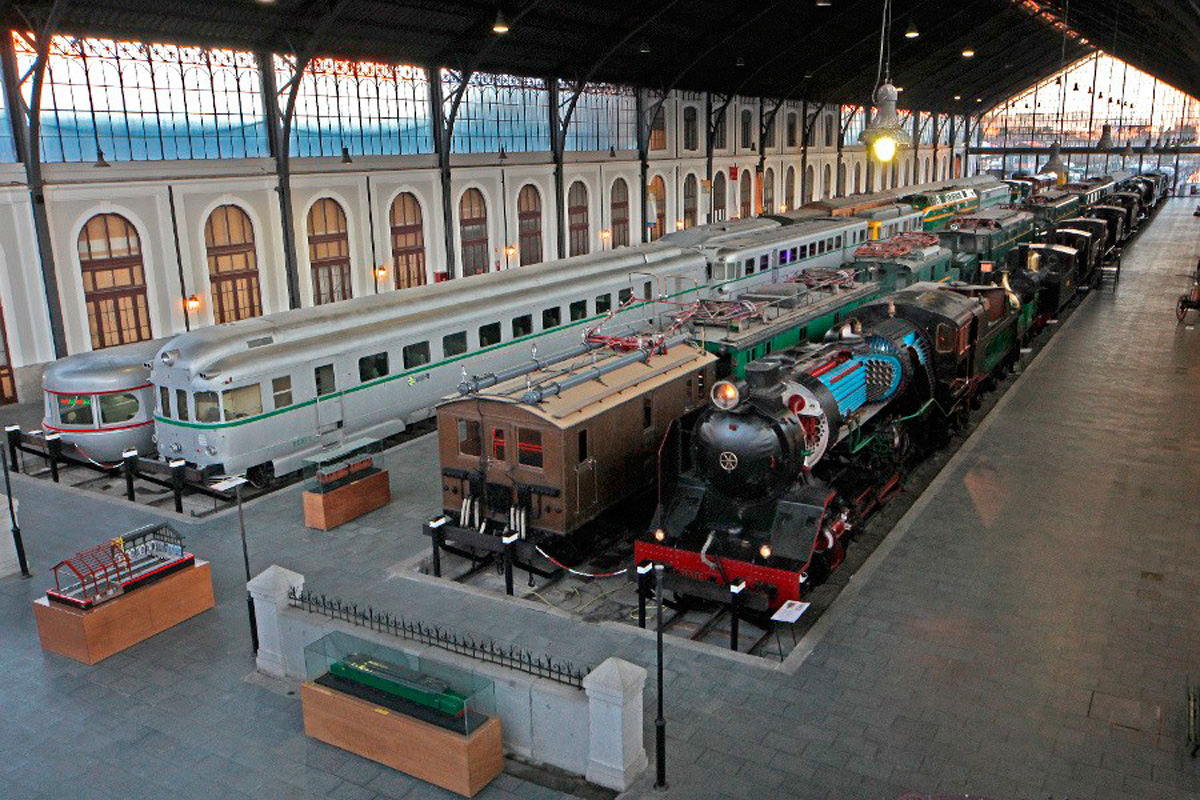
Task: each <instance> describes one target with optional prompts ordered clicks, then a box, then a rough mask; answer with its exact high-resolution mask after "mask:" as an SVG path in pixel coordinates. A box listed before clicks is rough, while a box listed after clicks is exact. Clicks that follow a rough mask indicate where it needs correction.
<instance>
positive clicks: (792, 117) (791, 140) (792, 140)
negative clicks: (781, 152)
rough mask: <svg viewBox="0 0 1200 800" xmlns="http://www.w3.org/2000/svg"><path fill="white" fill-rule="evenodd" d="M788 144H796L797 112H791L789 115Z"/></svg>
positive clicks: (792, 145) (789, 145)
mask: <svg viewBox="0 0 1200 800" xmlns="http://www.w3.org/2000/svg"><path fill="white" fill-rule="evenodd" d="M787 146H788V147H795V146H796V113H795V112H789V113H788V115H787Z"/></svg>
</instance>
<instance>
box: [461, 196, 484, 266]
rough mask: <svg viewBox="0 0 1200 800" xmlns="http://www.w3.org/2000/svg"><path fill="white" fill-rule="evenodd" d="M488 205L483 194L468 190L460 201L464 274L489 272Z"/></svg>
mask: <svg viewBox="0 0 1200 800" xmlns="http://www.w3.org/2000/svg"><path fill="white" fill-rule="evenodd" d="M487 224H488V222H487V203H486V202H485V201H484V199H483V192H481V191H479V190H478V189H467V190H466V191H465V192H463V196H462V198H461V199H460V200H459V201H458V235H459V239H460V240H461V244H460V246H461V248H462V274H463V276H464V277H465V276H468V275H482V274H483V273H485V272H487V271H488V230H487Z"/></svg>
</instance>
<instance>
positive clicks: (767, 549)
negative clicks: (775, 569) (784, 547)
mask: <svg viewBox="0 0 1200 800" xmlns="http://www.w3.org/2000/svg"><path fill="white" fill-rule="evenodd" d="M758 554H759V555H760V556H762V557H763V558H770V557H771V545H769V544H764V545H763V546H762V547H760V548H758Z"/></svg>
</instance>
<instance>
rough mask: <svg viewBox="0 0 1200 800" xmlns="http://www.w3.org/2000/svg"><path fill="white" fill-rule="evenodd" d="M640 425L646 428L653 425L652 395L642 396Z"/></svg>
mask: <svg viewBox="0 0 1200 800" xmlns="http://www.w3.org/2000/svg"><path fill="white" fill-rule="evenodd" d="M642 427H643V428H645V429H646V430H650V429H651V428H653V427H654V398H653V396H652V395H651V396H647V397H643V398H642Z"/></svg>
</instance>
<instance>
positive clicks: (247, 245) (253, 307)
mask: <svg viewBox="0 0 1200 800" xmlns="http://www.w3.org/2000/svg"><path fill="white" fill-rule="evenodd" d="M204 247H205V252H206V254H207V256H208V278H209V284H210V286H211V288H212V302H213V319H214V320H216V321H217V322H235V321H237V320H239V319H249V318H251V317H257V316H260V315H261V314H262V297H261V294H260V291H259V285H258V256H257V254H256V252H255V248H254V225H253V223H251V221H250V217H249V215H247V214H246V212H245V211H243V210H242V209H240V208H238V207H237V206H235V205H223V206H217V207H216V208H215V209H213V212H212V213H211V214H209V215H208V221H207V222H206V223H205V224H204Z"/></svg>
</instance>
